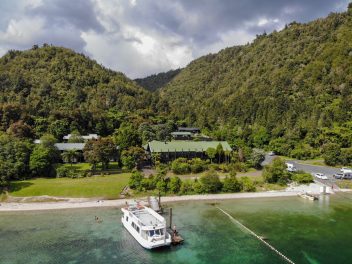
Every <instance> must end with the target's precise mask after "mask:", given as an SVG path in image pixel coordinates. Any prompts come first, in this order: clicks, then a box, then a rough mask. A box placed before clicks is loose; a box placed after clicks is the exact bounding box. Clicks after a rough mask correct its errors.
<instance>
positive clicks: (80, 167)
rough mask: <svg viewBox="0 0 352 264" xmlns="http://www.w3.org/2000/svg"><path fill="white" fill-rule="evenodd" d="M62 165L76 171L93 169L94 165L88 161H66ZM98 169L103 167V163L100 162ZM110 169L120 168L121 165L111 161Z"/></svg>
mask: <svg viewBox="0 0 352 264" xmlns="http://www.w3.org/2000/svg"><path fill="white" fill-rule="evenodd" d="M61 166H64V167H67V168H71V169H73V170H76V171H85V170H91V169H92V165H91V164H89V163H86V162H82V163H73V164H72V165H71V164H69V163H65V164H62V165H61ZM96 169H97V170H100V169H101V164H98V165H97V167H96ZM108 169H109V170H118V169H119V166H118V163H117V162H110V163H109V168H108Z"/></svg>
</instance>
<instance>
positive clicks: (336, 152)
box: [323, 143, 341, 166]
mask: <svg viewBox="0 0 352 264" xmlns="http://www.w3.org/2000/svg"><path fill="white" fill-rule="evenodd" d="M340 155H341V147H340V145H339V144H336V143H327V144H325V145H324V146H323V158H324V162H325V164H326V165H329V166H335V165H337V164H339V163H340Z"/></svg>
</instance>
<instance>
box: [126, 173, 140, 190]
mask: <svg viewBox="0 0 352 264" xmlns="http://www.w3.org/2000/svg"><path fill="white" fill-rule="evenodd" d="M143 178H144V177H143V174H142V173H141V172H139V171H137V170H135V171H133V172H132V174H131V177H130V179H129V182H128V185H129V186H130V188H131V189H135V190H139V191H140V190H141V189H142V180H143Z"/></svg>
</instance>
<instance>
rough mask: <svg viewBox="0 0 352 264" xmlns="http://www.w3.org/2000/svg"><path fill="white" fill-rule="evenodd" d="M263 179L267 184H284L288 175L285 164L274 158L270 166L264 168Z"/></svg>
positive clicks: (288, 177)
mask: <svg viewBox="0 0 352 264" xmlns="http://www.w3.org/2000/svg"><path fill="white" fill-rule="evenodd" d="M263 178H264V180H265V181H266V182H268V183H279V184H286V183H287V181H288V180H289V179H290V173H289V172H288V171H287V166H286V164H285V162H284V161H283V160H282V159H281V158H275V159H274V160H273V162H272V164H270V165H267V166H265V167H264V171H263Z"/></svg>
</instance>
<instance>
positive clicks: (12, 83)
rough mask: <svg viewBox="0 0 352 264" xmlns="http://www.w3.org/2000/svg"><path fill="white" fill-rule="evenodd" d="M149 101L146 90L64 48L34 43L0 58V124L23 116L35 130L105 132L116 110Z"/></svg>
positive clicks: (6, 124) (138, 106) (131, 108)
mask: <svg viewBox="0 0 352 264" xmlns="http://www.w3.org/2000/svg"><path fill="white" fill-rule="evenodd" d="M116 59H118V58H116ZM150 102H151V94H150V93H149V92H148V91H146V90H145V89H143V88H142V87H140V86H138V85H137V84H136V83H135V82H134V81H132V80H130V79H128V78H127V77H126V76H125V75H124V74H122V73H117V72H114V71H111V70H108V69H106V68H104V67H102V66H101V65H99V64H97V63H96V62H95V61H93V60H91V59H89V58H88V57H86V56H84V55H81V54H77V53H75V52H73V51H72V50H70V49H66V48H61V47H54V46H49V45H44V46H43V47H41V48H38V46H36V45H35V46H33V48H32V49H31V50H27V51H9V52H8V53H7V54H6V55H4V56H3V57H2V58H1V59H0V122H1V123H0V130H6V129H7V128H8V127H9V126H10V124H11V123H13V122H16V121H18V120H23V121H24V122H25V123H27V124H29V125H31V126H32V127H35V129H36V131H35V132H36V134H37V136H40V134H42V133H44V132H51V133H53V134H54V135H56V136H58V137H60V136H61V135H62V134H65V133H67V132H70V131H72V130H75V129H78V130H79V131H81V132H82V133H85V132H96V133H100V134H102V135H106V134H109V133H112V132H113V131H114V127H116V126H117V125H118V124H114V122H119V121H118V119H119V118H121V116H119V115H121V112H129V111H135V110H138V109H145V108H148V106H149V105H150ZM114 115H115V116H116V119H117V120H114Z"/></svg>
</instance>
